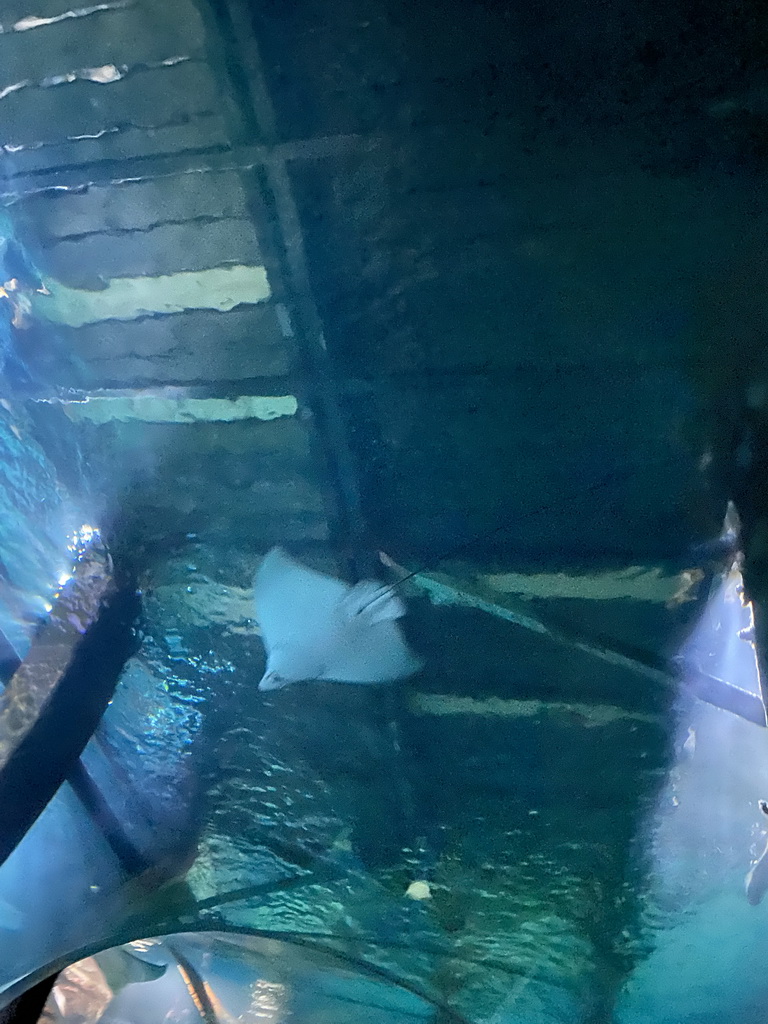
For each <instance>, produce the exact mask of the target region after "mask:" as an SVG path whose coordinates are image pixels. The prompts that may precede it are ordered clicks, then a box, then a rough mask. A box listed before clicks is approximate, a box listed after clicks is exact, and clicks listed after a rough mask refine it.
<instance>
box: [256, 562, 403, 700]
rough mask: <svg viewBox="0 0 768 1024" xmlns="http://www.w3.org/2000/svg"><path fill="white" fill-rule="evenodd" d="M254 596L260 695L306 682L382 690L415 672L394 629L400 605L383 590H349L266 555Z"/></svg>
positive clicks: (372, 586)
mask: <svg viewBox="0 0 768 1024" xmlns="http://www.w3.org/2000/svg"><path fill="white" fill-rule="evenodd" d="M254 596H255V599H256V617H257V619H258V622H259V625H260V627H261V633H262V638H263V640H264V646H265V648H266V651H267V668H266V672H265V673H264V676H263V677H262V679H261V682H260V683H259V689H260V690H278V689H280V687H282V686H287V685H288V684H289V683H295V682H298V681H299V680H308V679H324V680H329V681H334V682H339V683H388V682H393V681H394V680H396V679H405V678H406V677H407V676H410V675H413V674H414V673H415V672H418V671H419V669H420V668H421V662H420V661H419V659H418V658H417V657H416V656H415V655H414V654H413V652H412V651H411V650H410V648H409V647H408V644H407V643H406V642H405V638H404V637H403V635H402V633H401V631H400V628H399V626H398V624H397V622H396V620H397V619H399V618H401V617H402V616H403V615H405V605H404V604H403V602H402V601H401V600H400V598H399V597H397V596H396V595H395V594H394V593H393V592H392V590H391V588H389V587H385V586H382V585H381V584H379V583H374V582H372V581H370V580H364V581H363V582H362V583H358V584H357V585H356V586H354V587H353V586H350V585H349V584H347V583H342V581H341V580H337V579H334V578H333V577H332V576H326V575H324V574H323V573H319V572H315V571H314V570H313V569H308V568H307V567H306V566H305V565H302V564H301V563H300V562H297V561H295V560H294V559H293V558H291V557H290V556H289V555H288V554H286V552H285V551H283V550H282V549H281V548H272V550H271V551H270V552H268V554H267V555H266V557H265V558H264V561H263V562H262V563H261V566H260V567H259V570H258V572H257V573H256V579H255V580H254Z"/></svg>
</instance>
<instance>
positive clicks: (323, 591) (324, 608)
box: [254, 548, 351, 651]
mask: <svg viewBox="0 0 768 1024" xmlns="http://www.w3.org/2000/svg"><path fill="white" fill-rule="evenodd" d="M350 589H351V588H350V587H348V586H347V585H346V583H342V582H341V580H335V579H333V577H331V576H326V575H324V574H323V573H320V572H315V570H314V569H308V568H307V567H306V566H305V565H302V564H301V563H300V562H297V561H295V560H294V559H293V558H291V556H290V555H289V554H287V552H285V551H283V549H282V548H272V550H271V551H269V552H268V553H267V554H266V556H265V557H264V560H263V561H262V563H261V565H260V566H259V569H258V571H257V573H256V578H255V580H254V598H255V602H256V618H257V620H258V623H259V626H260V627H261V633H262V638H263V640H264V646H265V647H266V648H267V651H270V650H272V649H273V648H275V647H281V648H287V649H290V648H291V647H296V646H299V647H302V648H304V647H306V646H307V642H308V641H310V640H311V639H312V638H314V637H318V638H321V639H322V638H325V637H327V636H330V635H331V634H332V633H333V630H334V628H335V612H336V608H337V607H338V605H339V604H340V603H341V602H342V601H343V600H344V599H345V598H346V597H347V595H348V593H349V591H350Z"/></svg>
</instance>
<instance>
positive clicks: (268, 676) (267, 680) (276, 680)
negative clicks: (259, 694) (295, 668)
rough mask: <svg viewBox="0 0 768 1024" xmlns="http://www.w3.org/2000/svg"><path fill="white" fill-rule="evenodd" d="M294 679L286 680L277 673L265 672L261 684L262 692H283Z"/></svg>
mask: <svg viewBox="0 0 768 1024" xmlns="http://www.w3.org/2000/svg"><path fill="white" fill-rule="evenodd" d="M292 682H293V679H286V678H285V677H284V676H281V675H279V674H278V673H277V672H265V673H264V675H263V676H262V677H261V681H260V682H259V689H260V690H282V688H283V687H284V686H288V684H289V683H292Z"/></svg>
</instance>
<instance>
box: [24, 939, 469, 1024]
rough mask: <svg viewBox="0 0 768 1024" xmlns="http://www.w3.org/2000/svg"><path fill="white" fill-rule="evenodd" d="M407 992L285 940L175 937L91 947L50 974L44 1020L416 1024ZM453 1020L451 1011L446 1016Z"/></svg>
mask: <svg viewBox="0 0 768 1024" xmlns="http://www.w3.org/2000/svg"><path fill="white" fill-rule="evenodd" d="M440 1012H442V1011H440V1010H438V1009H437V1008H435V1007H433V1006H432V1005H430V1003H429V1002H428V1001H427V1000H426V999H423V998H421V997H420V996H419V995H417V994H415V993H414V992H411V991H408V989H406V988H403V987H401V986H398V985H397V984H395V983H393V982H392V981H390V980H385V979H383V978H378V977H375V976H373V975H372V974H371V972H367V973H366V972H364V971H362V970H358V969H355V968H354V967H353V966H350V965H349V964H348V963H344V962H342V961H341V960H340V959H338V958H333V957H331V956H324V955H320V954H317V953H310V952H308V951H306V950H303V949H301V948H300V947H297V946H292V945H291V944H290V943H287V942H279V941H275V940H271V939H263V938H259V937H255V936H247V935H233V934H224V933H200V934H178V935H172V936H166V937H164V938H158V939H146V940H141V941H137V942H130V943H127V944H126V945H123V946H117V947H114V948H113V949H109V950H106V951H104V952H102V953H97V954H96V955H95V956H91V957H88V958H87V959H85V960H81V961H79V962H78V963H75V964H73V965H72V966H71V967H68V968H67V969H66V970H65V971H63V972H62V974H61V975H60V976H59V978H58V980H57V982H56V985H55V986H54V988H53V990H52V992H51V995H50V997H49V999H48V1002H47V1004H46V1007H45V1011H44V1014H43V1018H42V1019H43V1021H45V1022H46V1024H173V1022H185V1024H186V1022H188V1024H193V1022H195V1021H203V1022H205V1024H233V1022H234V1021H239V1022H241V1024H283V1022H286V1024H287V1022H288V1021H296V1022H298V1021H300V1022H302V1024H330V1022H333V1024H359V1022H360V1021H365V1022H366V1024H410V1022H413V1024H418V1022H420V1021H423V1022H425V1024H430V1022H436V1021H437V1020H438V1019H441V1020H443V1021H446V1022H447V1021H450V1020H451V1019H452V1017H451V1015H450V1014H448V1016H443V1017H442V1018H438V1016H437V1015H438V1014H439V1013H440ZM453 1019H455V1020H458V1018H453Z"/></svg>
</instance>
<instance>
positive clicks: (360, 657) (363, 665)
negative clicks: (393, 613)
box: [322, 616, 422, 683]
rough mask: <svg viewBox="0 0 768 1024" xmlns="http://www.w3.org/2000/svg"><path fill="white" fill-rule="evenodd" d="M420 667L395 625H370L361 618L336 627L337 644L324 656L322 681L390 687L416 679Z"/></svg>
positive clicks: (377, 623) (378, 622) (392, 623)
mask: <svg viewBox="0 0 768 1024" xmlns="http://www.w3.org/2000/svg"><path fill="white" fill-rule="evenodd" d="M340 618H341V616H340ZM421 667H422V662H421V661H420V660H419V658H417V657H416V655H415V654H414V653H413V651H412V650H411V649H410V647H409V646H408V644H407V643H406V641H405V637H404V636H403V634H402V633H401V632H400V628H399V626H398V625H397V623H396V622H393V621H391V620H389V619H384V620H381V621H377V622H370V621H368V620H366V619H365V618H364V617H363V616H359V617H358V619H353V620H349V619H346V621H342V622H341V624H340V625H339V626H338V627H337V632H336V634H335V636H334V642H333V644H332V645H329V647H328V648H327V650H326V652H325V671H324V672H323V675H322V678H323V679H326V680H329V681H331V680H332V681H335V682H338V683H391V682H393V681H394V680H395V679H405V678H407V677H408V676H412V675H414V674H415V673H416V672H418V671H419V669H420V668H421Z"/></svg>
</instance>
